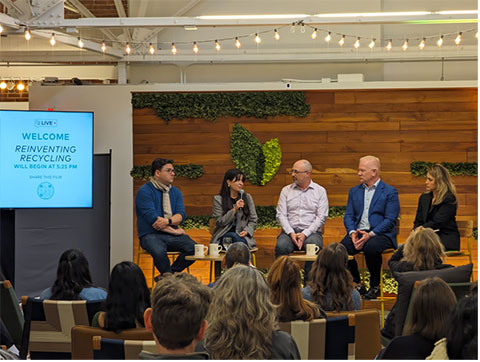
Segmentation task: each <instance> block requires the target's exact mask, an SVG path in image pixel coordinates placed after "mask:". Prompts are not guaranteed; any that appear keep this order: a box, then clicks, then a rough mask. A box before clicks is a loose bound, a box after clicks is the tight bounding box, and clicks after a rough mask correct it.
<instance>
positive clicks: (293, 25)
mask: <svg viewBox="0 0 480 362" xmlns="http://www.w3.org/2000/svg"><path fill="white" fill-rule="evenodd" d="M290 33H292V34H293V33H295V23H292V26H291V27H290Z"/></svg>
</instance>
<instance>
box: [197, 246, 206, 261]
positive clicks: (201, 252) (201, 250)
mask: <svg viewBox="0 0 480 362" xmlns="http://www.w3.org/2000/svg"><path fill="white" fill-rule="evenodd" d="M207 251H208V246H206V245H203V244H195V256H196V257H197V258H203V257H204V256H205V255H206V254H207Z"/></svg>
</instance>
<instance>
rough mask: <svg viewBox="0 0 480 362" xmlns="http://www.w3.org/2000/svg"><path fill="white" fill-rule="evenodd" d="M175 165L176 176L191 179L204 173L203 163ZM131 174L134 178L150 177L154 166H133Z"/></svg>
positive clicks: (144, 178)
mask: <svg viewBox="0 0 480 362" xmlns="http://www.w3.org/2000/svg"><path fill="white" fill-rule="evenodd" d="M174 167H175V177H186V178H189V179H192V180H193V179H197V178H199V177H201V176H202V175H203V166H202V165H194V164H191V163H190V164H188V165H174ZM130 176H132V177H133V178H139V179H142V180H148V179H150V176H152V166H151V165H145V166H133V168H132V170H131V171H130Z"/></svg>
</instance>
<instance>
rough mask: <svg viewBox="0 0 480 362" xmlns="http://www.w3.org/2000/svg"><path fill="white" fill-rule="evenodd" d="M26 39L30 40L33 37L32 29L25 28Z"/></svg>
mask: <svg viewBox="0 0 480 362" xmlns="http://www.w3.org/2000/svg"><path fill="white" fill-rule="evenodd" d="M25 39H27V40H30V39H32V34H30V30H28V29H27V30H25Z"/></svg>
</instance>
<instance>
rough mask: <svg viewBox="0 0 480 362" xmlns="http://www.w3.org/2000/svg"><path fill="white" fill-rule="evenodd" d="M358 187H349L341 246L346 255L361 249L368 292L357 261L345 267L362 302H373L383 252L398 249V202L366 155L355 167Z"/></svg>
mask: <svg viewBox="0 0 480 362" xmlns="http://www.w3.org/2000/svg"><path fill="white" fill-rule="evenodd" d="M358 176H359V178H360V182H361V184H360V185H357V186H355V187H352V188H351V189H350V191H349V193H348V202H347V210H346V212H345V218H344V220H343V221H344V224H345V229H346V230H347V235H346V236H345V237H344V238H343V240H342V244H343V245H344V246H345V248H346V249H347V251H348V254H350V255H355V254H357V253H359V252H360V251H362V250H363V252H364V253H365V260H366V263H367V267H368V270H369V271H370V290H369V291H368V293H367V292H366V290H365V287H364V286H362V285H359V283H360V274H359V273H358V266H357V262H356V261H355V259H354V260H351V261H349V262H348V267H349V269H350V272H351V273H352V276H353V281H354V282H355V283H357V285H358V289H359V291H360V293H361V294H363V297H364V298H365V299H375V298H377V297H378V296H379V295H380V288H379V284H380V268H381V267H382V252H383V251H384V250H385V249H388V248H396V247H397V230H396V225H397V218H398V214H399V213H400V202H399V200H398V192H397V190H396V189H395V188H394V187H392V186H390V185H387V184H386V183H385V182H383V181H382V180H380V160H379V159H378V158H377V157H375V156H365V157H362V158H361V159H360V162H359V164H358Z"/></svg>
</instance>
